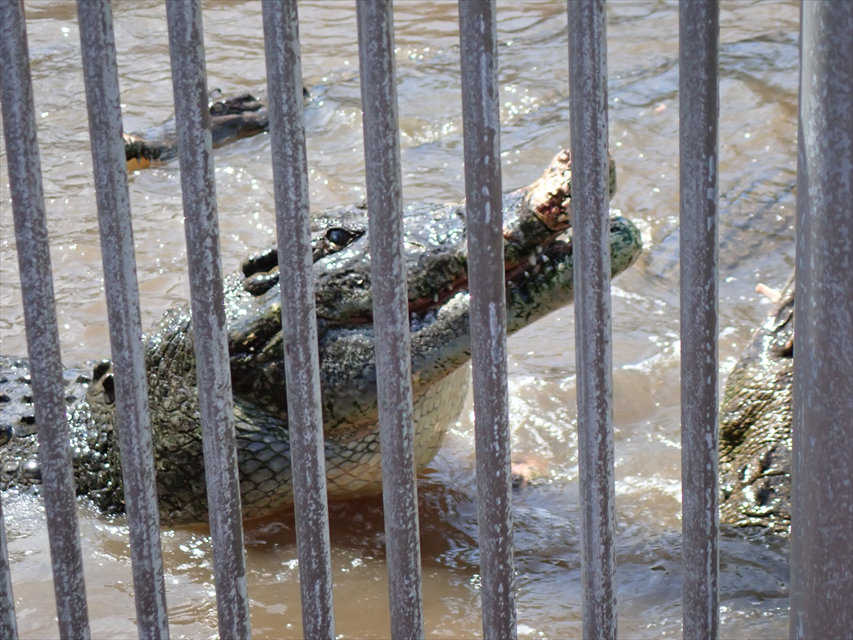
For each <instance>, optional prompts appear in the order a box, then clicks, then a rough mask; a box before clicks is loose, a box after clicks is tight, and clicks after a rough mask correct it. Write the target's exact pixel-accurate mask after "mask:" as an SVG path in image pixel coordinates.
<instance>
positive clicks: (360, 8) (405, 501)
mask: <svg viewBox="0 0 853 640" xmlns="http://www.w3.org/2000/svg"><path fill="white" fill-rule="evenodd" d="M356 9H357V16H358V53H359V68H360V72H361V101H362V109H363V125H364V159H365V173H366V177H367V206H368V212H369V216H368V217H369V222H368V224H369V232H370V269H371V272H372V273H373V274H374V277H373V278H371V295H372V296H373V327H374V336H375V349H376V372H377V384H378V400H379V441H380V446H381V448H382V494H383V504H384V507H385V549H386V551H385V553H386V556H387V559H388V583H389V584H388V586H389V594H390V598H391V635H392V636H393V637H394V638H420V637H423V635H424V631H423V612H422V598H421V560H420V540H419V537H418V496H417V485H416V484H415V473H414V469H415V463H414V453H413V440H414V435H413V422H412V374H411V355H410V350H409V305H408V296H407V293H406V271H405V262H404V260H403V204H402V198H403V195H402V191H403V189H402V176H401V170H400V134H399V129H398V125H397V87H396V76H395V73H394V34H393V25H394V18H393V10H392V6H391V1H390V0H362V1H361V2H358V3H357V4H356Z"/></svg>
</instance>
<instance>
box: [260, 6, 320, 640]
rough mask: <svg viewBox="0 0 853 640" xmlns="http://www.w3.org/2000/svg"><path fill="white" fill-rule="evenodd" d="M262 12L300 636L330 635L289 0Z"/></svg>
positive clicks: (296, 66) (310, 282)
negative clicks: (282, 280) (284, 279)
mask: <svg viewBox="0 0 853 640" xmlns="http://www.w3.org/2000/svg"><path fill="white" fill-rule="evenodd" d="M263 16H264V46H265V48H266V63H267V85H268V88H269V103H270V104H269V117H270V135H271V136H272V145H271V148H272V165H273V177H274V179H275V204H276V223H277V224H276V228H277V231H278V234H277V235H278V264H279V273H281V274H282V277H285V274H286V277H287V282H288V286H287V290H286V291H285V287H281V324H282V330H283V332H284V361H285V375H286V383H287V417H288V423H289V429H290V454H291V459H292V460H293V464H292V465H291V467H292V474H293V491H294V511H295V515H296V539H297V547H298V555H299V579H300V587H301V593H302V633H303V635H304V636H305V637H306V638H317V639H318V640H319V639H320V638H329V639H331V638H334V637H335V619H334V611H333V609H332V561H331V551H330V543H329V509H328V504H327V498H326V473H325V468H326V467H325V453H324V451H325V449H324V438H323V410H322V405H321V403H320V363H319V362H320V359H319V355H318V347H317V318H316V310H315V304H314V271H313V259H312V257H311V232H310V210H309V204H308V162H307V156H306V151H305V124H304V116H303V109H304V101H303V98H302V63H301V57H300V49H299V18H298V14H297V6H296V0H282V1H281V2H265V3H264V4H263ZM297 462H298V464H297Z"/></svg>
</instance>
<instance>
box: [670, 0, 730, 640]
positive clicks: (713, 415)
mask: <svg viewBox="0 0 853 640" xmlns="http://www.w3.org/2000/svg"><path fill="white" fill-rule="evenodd" d="M718 39H719V7H718V3H717V0H700V1H696V0H682V2H681V4H680V7H679V92H678V94H679V109H678V113H679V134H680V141H679V159H680V167H681V169H680V170H681V178H680V184H681V191H680V198H681V228H680V241H681V244H680V247H681V248H680V264H681V283H680V291H681V434H682V435H681V486H682V514H683V515H682V519H681V528H682V544H681V549H682V554H683V559H684V584H683V591H684V593H683V606H682V613H683V624H684V626H683V632H684V637H685V638H697V639H698V638H716V637H718V635H719V611H718V595H717V591H718V586H719V514H718V502H719V498H718V494H719V480H718V471H719V463H718V455H717V447H718V441H719V437H718V435H717V434H718V431H717V429H718V426H717V413H718V409H717V406H718V398H717V200H718V198H717V182H718V175H719V172H718V162H717V147H718V143H717V138H718V136H717V121H718V116H719V110H720V109H719V86H718V81H717V58H718V52H717V44H718Z"/></svg>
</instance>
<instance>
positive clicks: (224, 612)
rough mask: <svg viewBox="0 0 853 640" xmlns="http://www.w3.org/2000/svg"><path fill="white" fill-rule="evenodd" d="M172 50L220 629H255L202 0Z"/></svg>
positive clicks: (177, 4) (174, 24)
mask: <svg viewBox="0 0 853 640" xmlns="http://www.w3.org/2000/svg"><path fill="white" fill-rule="evenodd" d="M166 18H167V20H168V23H169V54H170V57H171V64H172V85H173V88H174V94H175V124H176V128H177V141H178V158H179V161H180V166H181V190H182V193H183V203H184V216H185V221H184V231H185V233H186V240H187V258H188V262H189V276H190V306H191V311H192V323H193V338H194V342H195V356H196V375H197V379H198V395H199V407H200V414H201V426H202V432H203V438H204V461H205V462H204V466H205V477H206V484H207V500H208V519H209V521H210V532H211V536H212V539H213V570H214V577H215V580H216V602H217V607H218V611H217V613H218V618H219V634H220V635H221V636H222V637H223V638H233V639H235V640H236V639H237V638H248V637H249V636H250V626H249V606H248V594H247V589H246V561H245V558H244V555H243V525H242V514H241V508H240V482H239V477H238V473H237V449H236V445H235V440H236V438H235V433H234V412H233V399H232V396H231V371H230V367H229V358H228V341H227V333H226V326H225V306H224V296H223V290H222V260H221V257H220V252H219V221H218V218H217V214H216V190H215V185H214V175H213V147H212V144H211V136H210V113H209V111H208V108H207V95H208V94H207V77H206V72H205V64H204V42H203V36H202V23H201V4H200V2H198V0H193V1H192V2H190V1H185V0H168V1H167V2H166Z"/></svg>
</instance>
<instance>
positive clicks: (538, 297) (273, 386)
mask: <svg viewBox="0 0 853 640" xmlns="http://www.w3.org/2000/svg"><path fill="white" fill-rule="evenodd" d="M614 176H615V169H614V168H613V166H612V165H611V185H612V187H615V178H614ZM503 213H504V229H503V237H504V257H505V279H506V300H507V329H508V331H509V332H510V333H511V332H513V331H516V330H518V329H520V328H522V327H524V326H526V325H528V324H530V323H531V322H534V321H535V320H537V319H538V318H541V317H543V316H544V315H546V314H547V313H549V312H551V311H553V310H555V309H558V308H560V307H563V306H565V305H566V304H569V303H570V302H571V301H572V291H573V282H572V279H573V270H572V248H571V238H570V236H569V233H570V227H571V160H570V158H569V155H568V153H565V152H564V153H561V154H559V155H558V156H557V157H556V158H555V159H554V161H553V162H552V163H551V165H550V167H549V168H548V169H547V170H546V171H545V173H544V174H543V176H542V177H541V178H539V179H538V180H537V181H535V182H534V183H533V184H532V185H530V186H528V187H525V188H522V189H519V190H517V191H513V192H509V193H507V194H505V196H504V198H503ZM404 218H405V222H404V226H405V230H404V246H405V265H406V278H407V283H408V296H409V311H410V335H411V358H412V385H413V402H414V419H415V439H414V444H415V461H416V464H417V466H418V468H419V469H420V468H423V467H424V466H426V464H427V463H428V462H429V461H430V460H431V458H432V457H433V455H434V454H435V452H436V451H437V449H438V447H439V445H440V443H441V440H442V437H443V435H444V433H445V431H446V429H447V428H448V426H449V425H450V424H452V423H453V421H455V420H456V418H457V417H458V415H459V412H460V411H461V409H462V405H463V402H464V399H465V395H466V391H467V378H468V373H467V367H466V366H465V365H466V364H467V362H468V361H469V359H470V353H471V347H470V332H469V325H468V321H469V294H468V291H467V282H468V272H467V259H466V257H467V238H466V225H465V208H464V204H451V205H441V206H429V205H423V204H419V205H412V206H409V207H408V208H407V209H406V210H405V216H404ZM369 246H370V232H369V230H368V225H367V211H366V209H365V207H363V206H362V207H358V206H356V207H341V208H337V209H333V210H330V211H326V212H324V213H323V214H322V215H320V216H318V217H316V218H315V220H314V230H313V248H314V249H313V253H314V264H313V269H314V283H315V293H316V306H317V322H318V334H319V335H318V339H319V356H320V377H321V389H322V403H323V422H324V433H325V440H326V458H327V480H328V486H329V493H330V495H331V496H332V497H349V496H354V495H359V494H366V493H377V492H379V491H380V490H381V472H380V466H379V452H378V417H377V391H376V365H375V359H374V349H373V322H372V313H373V312H372V299H371V293H370V283H371V272H370V259H369ZM610 246H611V272H612V275H615V274H617V273H620V272H621V271H623V270H624V269H626V268H628V267H629V266H630V265H631V264H632V263H633V262H634V260H635V259H636V258H637V256H638V255H639V253H640V249H641V246H640V234H639V232H638V230H637V228H636V227H635V226H634V225H633V224H631V223H630V222H628V221H627V220H625V219H622V218H613V219H612V220H611V233H610ZM282 294H284V295H285V296H286V295H287V280H286V279H281V278H280V277H279V274H278V266H277V256H276V253H275V250H270V251H267V252H264V253H261V254H258V255H256V256H253V257H251V258H250V259H248V260H247V261H246V262H245V263H244V265H243V269H242V273H238V274H234V275H233V276H231V277H229V278H227V279H226V291H225V300H226V319H227V325H228V348H229V352H230V357H231V377H232V386H233V392H234V411H235V424H236V429H237V439H238V458H239V466H240V473H241V489H242V494H243V510H244V515H245V516H247V517H256V516H261V515H264V514H265V513H268V512H270V511H272V510H275V509H278V508H281V507H282V506H286V505H287V504H288V503H290V502H291V501H292V493H291V491H292V489H291V486H290V480H289V479H290V458H289V434H288V426H287V402H286V394H285V392H284V385H285V375H284V366H283V351H282V345H283V336H282V327H281V296H282ZM192 340H193V331H192V324H191V318H190V313H189V309H188V307H187V306H183V307H179V308H176V309H173V310H171V311H170V312H168V313H167V314H166V316H165V317H164V319H163V320H162V321H161V323H160V324H159V325H158V326H157V327H156V328H155V330H154V331H153V332H152V333H151V334H149V336H148V337H147V339H146V365H147V369H148V382H149V402H150V407H151V419H152V428H153V431H154V443H155V450H156V458H157V463H156V465H157V475H158V490H159V493H160V498H161V515H162V516H163V517H164V518H165V519H170V520H184V521H186V520H196V519H203V518H204V517H205V508H206V507H205V505H204V493H205V490H204V480H203V474H202V473H200V472H198V470H199V469H201V468H202V461H201V451H202V447H201V439H200V429H199V425H198V407H197V400H196V396H197V393H196V387H197V382H196V378H195V360H194V356H193V345H192ZM101 373H102V374H103V373H104V372H101ZM109 375H112V373H107V374H106V376H105V375H101V376H96V378H97V379H96V380H95V381H94V383H93V385H92V389H93V390H94V391H93V392H92V393H91V394H90V404H91V405H92V406H93V407H96V408H97V407H99V406H103V404H104V395H105V394H104V393H103V392H101V391H100V390H102V389H105V388H106V389H108V388H112V385H109V384H106V385H105V384H104V383H105V382H108V380H107V379H106V377H107V376H109ZM106 400H107V401H108V402H111V401H112V400H111V399H110V398H106ZM95 419H96V420H104V419H103V418H101V417H96V418H95Z"/></svg>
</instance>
